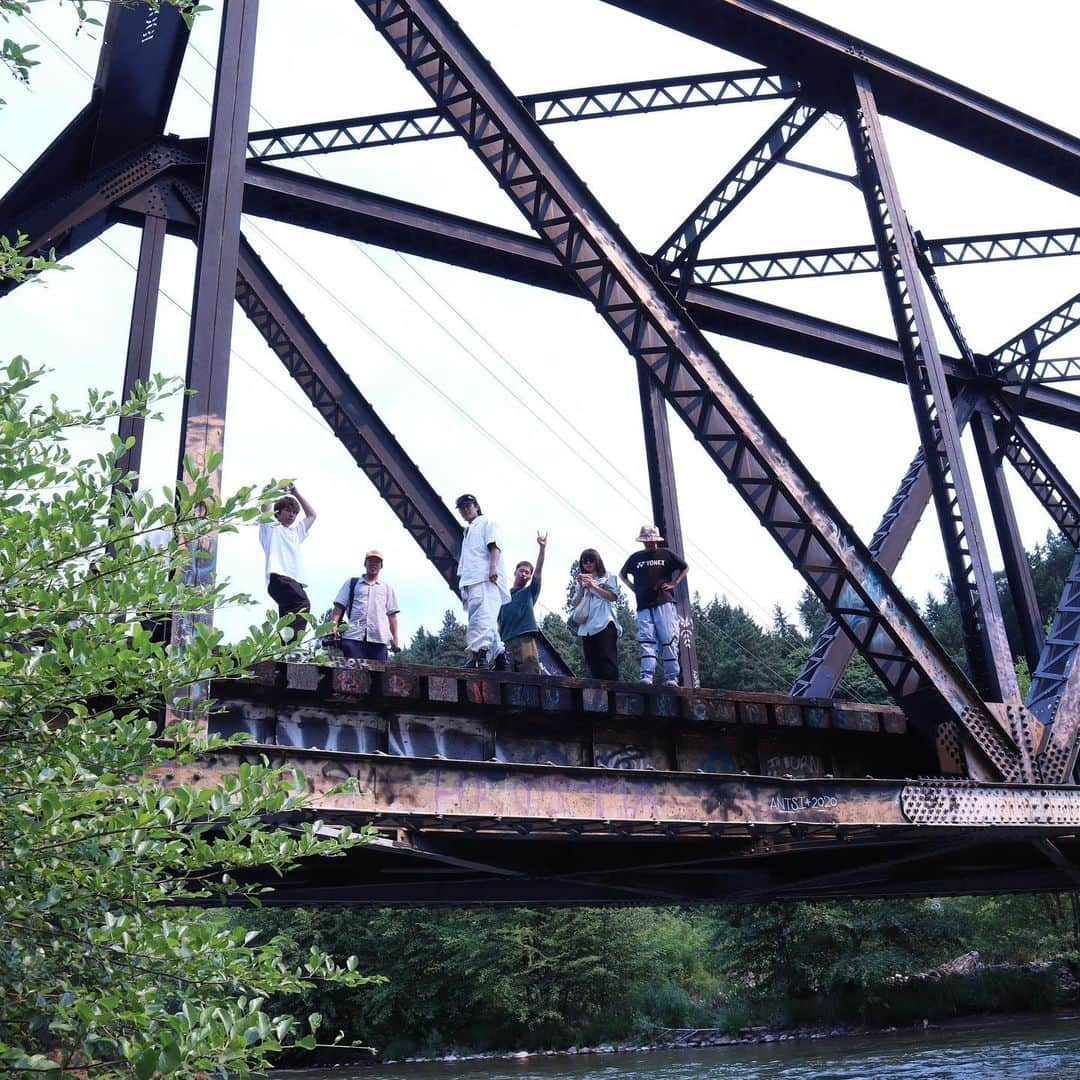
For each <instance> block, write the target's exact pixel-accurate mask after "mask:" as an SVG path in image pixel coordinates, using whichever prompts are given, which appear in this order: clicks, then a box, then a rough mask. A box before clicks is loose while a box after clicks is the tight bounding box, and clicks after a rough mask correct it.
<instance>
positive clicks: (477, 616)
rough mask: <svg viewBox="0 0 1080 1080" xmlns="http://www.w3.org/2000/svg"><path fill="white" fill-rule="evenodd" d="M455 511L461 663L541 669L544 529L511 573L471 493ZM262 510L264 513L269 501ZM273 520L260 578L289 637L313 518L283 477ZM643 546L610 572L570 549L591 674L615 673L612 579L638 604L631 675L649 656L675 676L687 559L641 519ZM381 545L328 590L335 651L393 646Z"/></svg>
mask: <svg viewBox="0 0 1080 1080" xmlns="http://www.w3.org/2000/svg"><path fill="white" fill-rule="evenodd" d="M455 505H456V507H457V512H458V513H459V514H460V515H461V518H462V520H463V521H464V523H465V529H464V533H463V535H462V541H461V551H460V554H459V557H458V577H459V588H460V592H461V600H462V604H463V605H464V608H465V612H466V617H467V626H466V631H465V647H466V651H467V654H468V655H467V659H466V661H465V666H466V667H471V668H493V669H494V670H496V671H520V672H526V673H531V674H540V673H541V672H542V671H543V665H542V661H541V646H542V643H543V638H542V634H541V631H540V627H539V624H538V623H537V620H536V611H535V605H536V602H537V600H538V599H539V597H540V589H541V585H542V582H543V573H544V558H545V555H546V553H547V535H546V534H544V533H537V536H536V544H537V555H536V561H535V563H534V562H531V561H530V560H528V559H522V560H521V561H520V562H518V563H517V564H516V565H515V567H514V574H513V577H512V578H511V577H510V576H509V575H508V574H507V571H506V565H505V561H504V557H503V552H504V544H503V537H502V532H501V530H500V528H499V526H498V525H497V524H496V522H495V521H493V520H492V519H491V518H490V517H488V516H487V515H486V514H484V512H483V510H482V509H481V508H480V503H479V500H478V499H477V497H476V496H475V495H471V494H464V495H461V496H460V497H459V498H458V500H457V502H456V504H455ZM263 509H264V511H266V512H269V511H270V509H271V507H270V505H269V504H267V505H266V506H265V507H264V508H263ZM273 518H274V520H273V521H272V522H267V523H265V524H263V525H260V527H259V540H260V543H261V544H262V548H263V552H264V554H265V556H266V583H267V589H268V591H269V593H270V596H271V598H272V599H273V600H274V601H275V602H276V603H277V605H278V613H279V614H280V615H281V616H287V615H293V616H294V619H293V621H292V624H291V625H292V628H293V631H294V632H295V634H296V637H297V640H298V639H299V636H300V635H301V634H302V633H303V631H304V628H305V626H306V624H307V619H306V617H305V615H306V613H307V612H309V611H310V610H311V601H310V600H309V598H308V595H307V592H306V586H305V578H306V574H305V572H304V568H303V559H302V555H301V550H300V548H301V545H302V544H303V542H304V541H305V540H306V539H307V535H308V532H309V530H310V529H311V527H312V525H313V524H314V522H315V518H316V512H315V509H314V507H312V505H311V504H310V503H309V502H308V501H307V500H306V499H305V498H304V496H303V495H301V494H300V492H299V491H298V490H297V489H296V486H295V485H293V484H290V485H288V486H287V487H286V489H285V494H283V495H282V496H281V498H279V499H278V500H277V501H276V502H275V503H274V504H273ZM637 539H638V542H639V543H641V544H642V548H641V549H640V550H638V551H635V552H634V553H633V554H631V555H630V556H629V557H628V558H627V560H626V562H625V563H623V566H622V569H621V570H620V571H619V573H618V576H616V575H615V574H612V573H609V572H608V570H607V568H606V567H605V565H604V560H603V559H602V558H601V556H600V553H599V552H598V551H597V550H596V549H595V548H586V549H585V550H584V551H582V552H581V555H580V556H579V557H578V563H577V574H576V590H575V594H574V596H573V598H572V603H571V611H570V616H569V625H570V628H571V630H572V631H573V632H574V633H576V634H577V635H578V637H580V638H581V644H582V650H583V652H584V654H585V663H586V666H587V667H588V669H589V674H590V675H591V676H592V677H593V678H594V679H607V680H616V679H618V677H619V663H618V636H619V633H620V629H619V622H618V618H617V615H616V606H617V604H618V601H619V581H620V580H621V581H622V582H623V583H624V584H625V585H626V586H627V587H629V588H630V589H631V590H632V591H633V593H634V598H635V601H636V605H637V639H638V646H639V650H640V658H641V662H640V669H639V678H640V679H641V681H642V682H649V683H651V682H652V681H653V680H654V677H655V674H656V668H657V662H658V660H659V662H660V663H661V664H662V666H663V672H662V674H663V681H664V683H665V684H667V685H671V686H677V685H678V683H679V641H678V638H679V620H678V616H677V614H676V609H675V590H676V588H677V587H678V586H679V584H680V583H681V582H682V580H683V578H684V577H685V576H686V573H687V569H688V568H687V564H686V563H685V562H684V561H683V559H682V558H681V557H680V556H679V555H677V554H676V553H675V552H674V551H672V550H671V549H670V548H667V547H665V546H664V537H663V536H662V535H661V534H660V530H659V529H657V528H656V527H655V526H654V525H645V526H642V529H641V531H640V532H639V533H638V536H637ZM383 561H384V559H383V553H382V552H381V551H378V550H375V549H372V550H370V551H368V552H367V553H366V554H365V556H364V573H363V574H362V575H359V576H357V577H353V578H349V579H348V580H347V581H345V582H344V583H343V584H342V586H341V588H340V589H339V590H338V592H337V595H336V596H335V597H334V604H333V611H332V614H331V618H330V621H331V624H332V633H333V635H334V637H335V639H336V640H337V641H338V642H339V643H340V646H341V650H342V654H343V655H344V656H345V657H346V658H347V659H352V660H387V659H388V658H389V654H390V653H391V652H399V651H400V649H401V645H400V642H399V639H398V619H397V617H398V613H399V611H400V609H399V607H398V603H397V597H396V596H395V595H394V589H393V587H392V586H391V585H388V584H387V583H385V582H383V581H381V580H380V577H379V576H380V573H381V572H382V568H383Z"/></svg>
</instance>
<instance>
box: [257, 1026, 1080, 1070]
mask: <svg viewBox="0 0 1080 1080" xmlns="http://www.w3.org/2000/svg"><path fill="white" fill-rule="evenodd" d="M1019 1077H1039V1078H1040V1080H1080V1017H1069V1018H1062V1019H1058V1020H1046V1019H1038V1020H1022V1021H1020V1020H1012V1021H1001V1022H995V1021H988V1022H986V1023H984V1024H980V1025H979V1026H977V1027H962V1028H957V1027H952V1028H945V1029H940V1030H939V1029H934V1028H931V1029H929V1030H927V1031H918V1032H910V1031H907V1032H898V1033H893V1034H882V1033H878V1034H875V1035H867V1036H857V1037H850V1038H837V1039H822V1040H818V1041H809V1040H805V1041H803V1040H800V1041H793V1042H783V1043H766V1044H754V1045H750V1046H742V1045H740V1046H720V1047H710V1048H708V1049H693V1050H678V1051H674V1050H664V1051H656V1052H653V1053H647V1054H641V1053H637V1054H635V1053H626V1054H587V1055H569V1056H567V1055H556V1056H550V1057H545V1056H530V1057H528V1058H517V1059H512V1060H505V1059H498V1060H482V1061H446V1062H427V1063H412V1064H409V1063H403V1064H400V1065H374V1066H358V1067H352V1068H349V1067H346V1068H342V1069H303V1070H295V1069H289V1070H280V1071H275V1072H274V1073H273V1074H272V1078H273V1080H353V1078H356V1080H451V1078H453V1080H646V1078H647V1080H868V1078H873V1080H984V1078H992V1080H1014V1078H1019Z"/></svg>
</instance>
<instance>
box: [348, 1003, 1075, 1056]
mask: <svg viewBox="0 0 1080 1080" xmlns="http://www.w3.org/2000/svg"><path fill="white" fill-rule="evenodd" d="M1077 1022H1080V1013H1078V1012H1075V1011H1073V1012H1060V1013H1057V1012H1055V1013H1044V1012H1013V1013H1005V1014H994V1015H984V1016H965V1017H956V1018H954V1019H951V1020H946V1021H942V1022H939V1023H934V1022H931V1021H929V1020H927V1021H926V1022H924V1023H921V1024H913V1025H911V1026H908V1027H902V1028H901V1027H896V1026H889V1027H884V1028H870V1027H856V1026H853V1027H844V1028H832V1029H830V1030H811V1029H805V1028H804V1029H794V1030H789V1031H767V1032H761V1033H755V1034H746V1035H739V1036H730V1035H723V1034H722V1033H716V1034H715V1037H714V1035H713V1034H711V1033H705V1032H703V1033H702V1034H701V1035H700V1036H697V1037H695V1038H693V1039H691V1040H690V1041H685V1040H683V1039H681V1038H680V1039H673V1040H668V1041H665V1042H635V1041H629V1042H621V1043H617V1044H615V1043H604V1044H601V1045H599V1046H580V1047H578V1046H571V1047H567V1048H566V1049H564V1050H515V1051H508V1052H497V1051H488V1052H486V1053H478V1054H445V1055H442V1056H440V1057H407V1058H400V1059H393V1058H391V1059H387V1060H385V1061H384V1060H381V1059H378V1058H372V1059H370V1060H365V1061H355V1062H351V1063H349V1066H344V1065H343V1066H341V1067H342V1068H345V1067H351V1066H355V1065H363V1064H370V1065H376V1064H377V1065H403V1064H404V1065H433V1064H453V1063H454V1062H469V1061H526V1060H530V1059H533V1058H559V1057H576V1056H589V1055H603V1054H644V1053H654V1052H665V1051H666V1052H670V1051H675V1050H701V1049H707V1048H709V1047H722V1046H759V1045H768V1044H772V1043H788V1042H795V1043H798V1042H818V1041H821V1040H823V1039H844V1038H850V1039H880V1038H884V1037H886V1036H890V1035H899V1036H902V1035H910V1034H915V1033H918V1032H940V1033H944V1032H954V1031H955V1032H962V1031H980V1030H983V1029H986V1030H990V1029H996V1028H999V1027H1012V1026H1021V1025H1024V1024H1027V1023H1031V1024H1033V1025H1034V1024H1039V1025H1044V1024H1048V1023H1077Z"/></svg>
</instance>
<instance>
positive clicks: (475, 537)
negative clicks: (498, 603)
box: [458, 514, 510, 603]
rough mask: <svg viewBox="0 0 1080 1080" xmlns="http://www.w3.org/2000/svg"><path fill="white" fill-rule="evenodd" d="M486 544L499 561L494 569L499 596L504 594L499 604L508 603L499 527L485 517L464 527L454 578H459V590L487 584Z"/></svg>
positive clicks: (488, 566)
mask: <svg viewBox="0 0 1080 1080" xmlns="http://www.w3.org/2000/svg"><path fill="white" fill-rule="evenodd" d="M488 544H494V545H495V546H496V547H497V548H498V549H499V559H498V562H496V564H495V568H496V570H497V571H498V573H499V580H498V582H497V583H496V584H497V585H498V586H499V592H500V593H506V596H505V598H504V600H503V603H506V601H507V600H509V599H510V579H509V578H508V577H507V576H506V567H505V565H504V564H503V546H502V538H501V537H500V535H499V527H498V526H497V525H496V524H495V522H494V521H492V520H491V518H489V517H485V516H484V515H483V514H480V515H478V516H477V517H475V518H473V520H472V521H470V522H469V524H468V525H466V526H465V535H464V536H463V537H462V540H461V558H460V559H458V575H459V576H460V578H461V586H462V588H464V587H465V586H466V585H476V584H479V583H480V582H482V581H487V580H488V574H490V573H491V553H490V552H489V551H488Z"/></svg>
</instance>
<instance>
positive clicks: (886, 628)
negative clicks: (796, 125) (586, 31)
mask: <svg viewBox="0 0 1080 1080" xmlns="http://www.w3.org/2000/svg"><path fill="white" fill-rule="evenodd" d="M357 3H358V6H359V7H360V8H361V10H363V11H364V13H365V14H366V15H367V16H368V17H369V18H370V19H371V21H372V23H373V25H374V26H375V27H376V29H378V30H379V31H380V32H381V33H382V34H383V36H384V37H385V39H386V40H387V41H388V43H389V44H390V45H391V46H392V47H393V48H394V49H395V50H396V51H397V52H398V54H399V55H400V56H401V58H402V59H403V61H404V62H405V64H406V66H407V67H408V68H409V69H410V70H411V71H412V72H413V73H414V74H415V75H416V76H417V78H418V79H420V81H421V82H422V83H423V85H424V86H425V88H426V89H427V90H428V91H429V92H430V93H431V95H432V96H433V97H434V99H435V101H436V104H437V105H438V106H439V108H440V109H441V110H442V111H443V112H444V114H445V115H447V116H449V117H450V118H451V119H452V120H453V122H454V123H455V124H456V125H457V126H458V127H459V129H460V130H462V132H463V133H464V134H465V135H466V137H467V139H468V141H469V144H470V145H471V146H472V147H473V149H474V150H475V151H476V153H477V155H478V156H479V157H480V158H481V160H482V161H483V163H484V164H485V165H486V166H487V167H488V169H489V170H490V171H491V173H492V175H493V176H494V177H495V179H496V180H497V181H498V182H499V183H500V185H501V186H502V187H503V188H504V190H505V191H506V192H507V193H508V194H509V195H510V197H511V198H512V199H513V200H514V201H515V203H516V204H517V206H518V207H519V209H520V210H521V211H522V212H523V213H524V214H525V216H526V217H527V219H528V220H529V221H530V223H531V224H532V225H533V226H534V227H535V228H536V229H537V230H538V231H539V232H540V234H541V235H542V236H543V237H544V239H545V240H546V241H547V243H548V244H549V245H550V246H551V247H552V249H553V250H554V251H555V253H556V256H557V258H558V259H559V261H560V262H561V263H562V264H563V265H564V266H565V268H566V269H567V270H568V271H569V272H570V273H571V274H572V275H573V276H574V278H575V279H576V280H577V282H578V286H579V288H580V289H581V290H582V292H583V293H584V294H585V295H587V296H589V297H590V298H591V299H592V301H593V303H594V305H595V306H596V307H597V309H598V310H599V311H600V312H601V314H602V315H603V316H604V318H605V320H606V321H607V323H608V325H609V326H610V327H611V329H612V330H613V331H614V332H615V333H616V334H617V335H618V337H619V338H620V340H621V341H623V343H624V344H625V345H626V346H627V348H628V349H629V351H630V352H631V354H632V355H633V356H635V357H636V358H637V359H639V360H643V361H645V362H646V363H648V365H649V367H650V369H651V370H652V372H653V377H654V378H655V379H656V381H657V383H658V384H659V385H660V386H661V387H662V389H663V391H664V394H665V397H667V399H668V401H669V402H670V403H671V404H672V405H673V406H674V407H675V409H676V411H677V412H678V413H679V415H680V416H681V417H682V418H683V419H684V420H685V421H686V423H687V424H688V426H689V427H690V428H691V430H692V431H693V432H694V434H695V436H696V437H697V438H698V439H699V441H701V442H702V444H703V445H704V447H705V448H706V450H707V451H708V453H709V454H710V456H711V457H712V458H713V460H714V461H715V462H716V464H717V465H718V466H719V467H720V468H721V470H722V471H723V472H724V474H725V475H726V476H727V477H728V479H729V480H730V481H731V482H732V484H733V485H734V486H735V488H736V490H737V491H738V493H739V494H740V496H741V497H742V498H743V500H744V501H745V502H746V504H747V505H748V506H749V507H750V508H751V510H752V511H753V512H754V513H755V515H756V516H757V517H758V519H759V520H760V521H761V522H762V524H763V525H764V526H765V528H766V529H767V530H768V532H769V533H770V535H771V536H772V537H773V538H774V540H776V541H777V543H779V544H780V545H781V547H782V549H783V550H784V551H785V553H786V554H787V556H788V557H789V558H790V559H791V561H792V563H793V564H794V565H795V567H796V568H797V569H798V570H799V571H800V573H802V574H803V576H804V577H805V579H806V580H807V582H808V584H809V585H810V586H811V588H812V589H813V590H814V591H815V593H816V594H817V595H818V596H819V597H820V598H821V599H822V601H823V602H824V604H825V606H826V608H827V609H828V610H829V611H830V612H831V613H832V614H834V615H835V616H836V617H837V618H838V619H839V620H840V622H841V623H842V624H843V626H844V629H845V632H846V633H848V634H849V635H850V636H852V638H853V639H854V640H856V642H857V644H858V647H859V648H860V650H861V651H862V652H863V655H864V656H866V658H867V660H868V662H869V663H870V664H871V666H872V667H873V668H874V670H875V671H876V673H877V674H878V675H879V677H880V678H881V679H882V681H883V683H884V684H885V685H886V687H887V688H888V689H889V691H890V693H891V694H893V696H894V697H895V698H896V699H897V701H898V702H902V703H904V704H905V705H906V706H907V707H908V708H909V709H910V710H911V711H912V714H913V715H919V716H923V717H926V719H927V720H929V719H930V717H931V715H933V716H937V717H942V718H944V717H947V716H953V717H956V718H957V719H958V720H959V722H960V723H961V724H963V725H964V726H965V729H966V730H967V731H968V732H969V733H970V734H971V736H972V738H973V739H974V740H975V742H976V743H977V744H978V745H979V746H980V748H981V750H982V752H983V753H984V754H985V755H986V757H987V758H988V759H989V760H991V761H993V762H994V767H995V768H996V769H997V770H998V771H999V772H1000V774H1001V775H1003V776H1011V775H1013V773H1014V772H1015V769H1016V764H1017V763H1016V761H1015V751H1014V750H1013V749H1012V748H1011V747H1010V746H1009V745H1008V739H1007V736H1005V735H1004V734H1003V733H1002V732H1001V730H1000V729H999V728H998V727H997V726H996V725H995V722H994V721H993V720H992V719H991V717H990V712H989V709H988V708H987V706H986V704H985V703H984V702H983V700H982V699H981V698H980V696H979V694H978V693H977V692H976V691H975V690H974V688H973V687H972V686H971V684H970V683H969V682H968V680H967V678H966V677H965V676H964V674H963V673H962V672H961V671H960V670H959V669H958V668H957V667H956V665H955V664H954V663H953V661H952V660H951V658H950V657H949V656H948V654H947V653H946V651H945V650H944V649H943V648H942V647H941V646H940V644H939V643H938V642H937V641H935V639H934V638H933V636H932V635H931V634H930V633H929V631H928V630H927V629H926V627H925V626H924V625H923V624H922V622H921V620H920V619H919V616H918V614H917V613H916V612H915V610H914V609H913V607H912V606H911V605H910V603H909V602H908V601H907V600H906V598H905V597H904V596H903V594H902V593H901V592H900V590H899V589H898V588H897V587H896V585H895V583H894V582H892V581H891V580H890V579H888V577H887V576H886V575H884V574H882V573H881V571H880V569H879V568H877V567H876V566H874V565H873V562H872V559H871V557H870V555H869V552H868V551H867V550H866V548H865V546H864V545H863V544H862V543H861V541H860V540H859V538H858V536H857V535H856V534H855V532H854V530H852V529H851V527H850V525H849V524H848V523H847V522H846V521H844V520H843V518H842V517H841V516H840V514H839V512H838V511H837V509H836V508H835V506H833V505H832V503H831V502H830V501H829V500H828V498H827V496H825V494H824V493H823V492H822V491H821V489H820V486H819V485H818V484H817V482H816V481H815V480H814V478H813V477H812V475H811V474H810V472H809V470H807V469H806V467H805V466H804V465H803V464H802V462H800V461H798V459H796V458H795V457H794V455H793V454H792V452H791V449H790V447H789V446H787V444H786V443H785V442H784V440H783V439H782V437H781V436H780V434H779V432H777V431H776V430H775V428H773V426H772V425H771V424H770V423H769V421H768V419H767V418H766V417H765V416H764V415H763V414H762V412H761V410H760V408H759V407H758V406H757V404H756V403H755V402H754V400H753V398H752V397H751V396H750V395H749V394H747V393H746V391H745V389H744V388H743V387H742V386H741V385H740V384H739V383H738V382H737V380H736V379H735V378H734V376H733V374H732V373H731V372H730V371H729V370H728V369H727V368H726V367H725V366H724V365H723V363H722V361H721V360H720V359H719V357H718V356H717V355H716V352H715V350H714V349H713V347H712V345H711V344H710V343H709V342H708V340H707V339H706V338H705V337H704V335H703V334H702V332H701V331H700V329H699V328H698V327H697V326H695V325H694V324H693V323H692V322H691V321H690V320H689V319H688V318H687V317H686V314H685V312H684V310H683V309H682V308H681V307H680V306H679V305H677V304H676V303H675V302H674V301H673V299H672V297H671V296H670V294H669V293H668V292H667V290H666V289H665V287H664V285H663V284H662V283H661V282H660V281H659V279H658V278H657V277H656V276H655V274H653V273H652V271H651V269H650V267H649V266H648V265H647V264H646V262H645V261H644V260H643V259H641V257H640V256H639V255H638V254H637V253H636V252H634V250H633V248H632V247H631V246H630V245H629V243H628V241H627V240H626V239H625V237H624V236H623V235H622V233H621V231H620V230H619V228H618V226H617V225H616V224H615V223H614V222H613V221H612V220H611V218H610V216H609V215H608V214H607V213H606V212H605V211H604V209H603V207H601V206H600V205H599V203H598V202H597V201H596V199H595V198H594V197H593V196H592V195H591V194H590V193H589V192H588V190H587V189H586V188H585V186H584V185H583V184H582V183H581V181H580V179H579V178H578V177H577V176H576V175H575V174H574V172H573V171H572V169H571V168H570V166H569V165H568V164H567V163H566V162H565V160H563V159H562V157H561V155H559V154H558V152H557V151H556V150H555V148H554V147H553V146H552V145H551V143H550V142H549V141H548V140H547V139H546V138H545V137H544V136H543V134H542V132H540V130H539V129H538V128H537V125H536V123H535V121H534V120H533V119H532V118H531V117H530V116H529V115H528V113H527V112H525V110H524V109H522V107H521V103H520V102H519V101H518V100H517V99H516V98H515V97H514V96H513V94H512V93H511V92H510V91H509V89H508V88H507V87H506V86H505V85H504V84H503V83H502V82H501V81H500V80H499V79H498V77H497V76H496V75H495V73H494V72H493V71H492V70H491V68H490V66H489V65H488V64H487V63H486V62H485V61H484V60H483V58H482V57H481V56H480V55H479V54H478V53H477V51H476V49H475V48H474V46H473V45H472V44H471V42H469V41H468V40H467V39H466V38H465V37H464V36H463V35H462V34H461V33H460V30H459V29H458V28H457V27H456V26H455V25H454V24H453V23H452V21H451V20H450V18H449V16H448V14H447V13H446V11H445V10H444V9H443V8H442V6H441V5H440V4H438V3H436V2H435V0H395V2H391V0H357Z"/></svg>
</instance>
